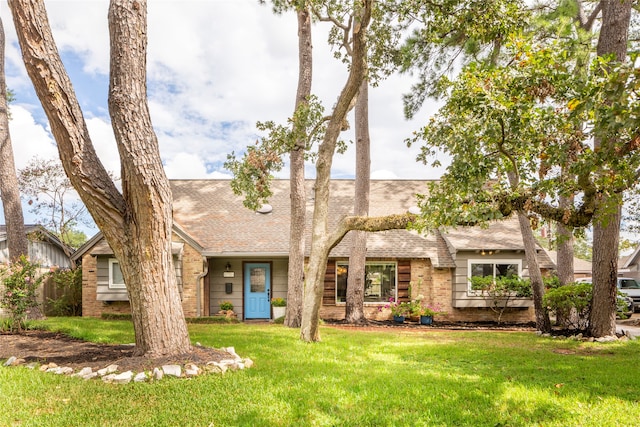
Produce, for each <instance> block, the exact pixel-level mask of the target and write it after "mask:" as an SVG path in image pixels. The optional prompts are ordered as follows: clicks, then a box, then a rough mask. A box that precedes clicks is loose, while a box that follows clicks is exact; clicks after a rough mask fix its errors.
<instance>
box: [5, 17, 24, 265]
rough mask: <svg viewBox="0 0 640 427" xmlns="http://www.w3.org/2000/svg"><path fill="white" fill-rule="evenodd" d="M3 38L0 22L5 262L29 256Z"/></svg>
mask: <svg viewBox="0 0 640 427" xmlns="http://www.w3.org/2000/svg"><path fill="white" fill-rule="evenodd" d="M4 49H5V36H4V26H3V24H2V19H0V196H2V208H3V210H4V220H5V223H6V225H7V246H8V249H9V260H10V261H15V260H17V259H18V258H20V256H21V255H25V256H28V255H29V246H28V244H29V243H28V241H27V235H26V233H25V229H24V215H23V213H22V203H21V202H20V191H19V190H18V177H17V175H16V166H15V162H14V160H13V148H12V146H11V134H10V133H9V106H8V105H7V83H6V80H5V74H4Z"/></svg>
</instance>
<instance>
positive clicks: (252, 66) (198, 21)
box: [0, 0, 441, 179]
mask: <svg viewBox="0 0 640 427" xmlns="http://www.w3.org/2000/svg"><path fill="white" fill-rule="evenodd" d="M45 4H46V6H47V10H48V13H49V20H50V23H51V26H52V30H53V33H54V37H55V39H56V42H57V44H58V48H59V50H60V52H61V54H62V57H63V61H64V63H65V66H66V67H67V71H68V73H69V75H70V78H71V81H72V83H73V85H74V88H75V91H76V94H77V96H78V99H79V101H80V104H81V106H82V108H83V111H84V115H85V118H86V119H87V124H88V127H89V132H90V134H91V136H92V140H93V142H94V145H95V146H96V149H97V151H98V154H99V156H100V158H101V160H102V161H103V163H104V164H105V167H106V168H107V169H109V170H112V171H114V172H115V173H116V174H118V173H119V162H118V158H117V148H116V144H115V141H114V138H113V135H112V131H111V126H110V122H109V117H108V112H107V106H106V100H107V90H108V67H109V45H108V28H107V10H108V2H107V1H104V0H85V1H80V0H76V1H71V0H57V1H46V2H45ZM0 16H1V17H2V21H3V23H4V27H5V32H6V38H7V51H6V74H7V84H8V86H9V88H11V89H12V90H13V91H14V92H15V95H16V98H17V101H16V102H15V103H14V104H12V106H11V111H12V117H13V119H12V121H11V123H10V131H11V138H12V141H13V147H14V152H15V158H16V167H17V168H21V167H24V165H25V164H26V163H27V162H28V161H29V160H30V159H31V158H32V157H33V156H34V155H36V154H37V155H38V156H40V157H42V158H57V151H56V147H55V142H54V141H53V138H52V136H51V134H50V132H49V129H48V123H47V120H46V117H45V116H44V113H43V112H42V109H41V107H40V105H39V102H38V100H37V99H36V97H35V95H34V93H33V89H32V86H31V82H30V81H29V79H28V77H27V75H26V71H25V70H24V66H23V64H22V60H21V56H20V52H19V46H18V44H17V40H16V36H15V30H14V27H13V22H12V18H11V15H10V11H9V9H8V7H7V5H6V3H5V2H2V3H1V4H0ZM148 16H149V26H148V35H149V49H148V94H149V106H150V111H151V116H152V121H153V124H154V128H155V130H156V133H157V135H158V140H159V143H160V152H161V156H162V159H163V163H164V165H165V170H166V173H167V176H168V177H169V178H173V179H200V178H228V177H230V176H229V173H228V171H226V170H224V169H223V166H222V164H223V162H224V161H225V159H226V157H227V154H228V153H231V152H232V151H235V152H236V153H240V152H242V151H243V150H244V149H245V147H246V146H247V145H249V144H252V143H253V142H254V141H255V140H256V139H257V138H258V137H259V135H258V133H257V130H256V128H255V123H256V122H257V121H267V120H273V121H276V122H279V123H284V122H285V120H286V118H287V117H288V116H289V115H290V114H291V111H292V108H293V101H294V95H295V90H296V81H297V71H298V62H297V29H296V17H295V14H293V13H290V14H285V15H283V16H275V15H273V14H272V12H271V8H270V7H269V6H261V5H259V3H258V1H257V0H210V1H195V0H194V1H190V0H186V1H185V0H181V1H178V0H149V1H148ZM326 30H327V25H326V24H317V25H315V26H314V81H313V92H314V93H315V94H317V95H318V96H319V98H320V99H321V100H322V101H323V102H324V104H325V108H326V109H330V108H331V106H332V105H333V103H334V101H335V99H336V98H337V96H338V93H339V90H340V88H341V87H342V85H343V83H344V81H345V78H346V69H345V66H344V65H343V64H341V63H340V62H339V61H337V60H335V59H334V58H333V56H332V52H331V51H330V49H329V47H328V46H327V42H326ZM411 82H412V79H411V77H410V76H398V75H394V76H391V77H390V78H389V79H388V80H386V81H384V82H382V83H381V84H380V85H379V86H378V87H376V88H372V89H371V90H370V107H369V110H370V122H371V139H372V164H371V172H372V177H374V178H399V179H419V178H437V177H438V176H439V175H440V173H441V171H437V170H433V169H430V168H429V167H427V166H425V165H423V164H420V163H417V162H416V161H415V158H416V155H417V154H418V151H419V147H412V148H411V149H409V148H407V147H406V145H405V143H404V140H405V138H407V137H409V136H410V135H411V133H412V132H413V131H415V130H417V129H419V127H420V124H421V123H425V122H426V120H427V118H428V117H429V115H431V114H432V113H433V112H434V109H435V107H434V106H432V105H431V106H428V107H426V108H425V109H424V111H423V112H422V113H421V114H419V115H418V117H417V118H416V119H415V120H413V121H411V122H408V121H406V120H405V119H404V117H403V112H402V94H403V93H405V92H407V91H408V90H409V88H410V85H411ZM343 138H345V139H347V140H350V139H352V138H353V136H352V135H350V134H349V133H347V134H345V135H344V136H343ZM354 168H355V161H354V150H353V148H350V149H349V150H348V152H347V153H346V154H344V155H336V157H335V160H334V167H333V176H334V177H337V178H351V177H353V173H354ZM309 170H310V171H311V170H312V167H311V165H310V167H309ZM280 176H281V177H287V176H288V170H287V169H285V170H283V171H282V172H281V174H280Z"/></svg>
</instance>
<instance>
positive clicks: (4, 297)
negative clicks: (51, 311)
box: [0, 255, 44, 333]
mask: <svg viewBox="0 0 640 427" xmlns="http://www.w3.org/2000/svg"><path fill="white" fill-rule="evenodd" d="M38 267H39V266H38V264H35V263H32V262H30V261H29V260H28V259H27V257H25V256H24V255H23V256H21V257H20V259H18V260H17V261H16V262H14V263H12V264H9V265H8V266H3V267H2V268H0V276H1V277H2V284H3V289H2V292H1V294H0V306H1V307H3V308H6V309H7V310H9V316H10V317H11V323H10V325H9V328H10V330H11V331H13V332H18V333H19V332H22V330H23V329H24V328H25V324H24V322H25V320H26V318H27V313H28V312H29V310H30V309H31V308H34V307H36V306H37V305H38V302H37V301H36V290H37V289H38V286H40V284H41V283H42V280H43V279H44V276H43V275H40V274H38Z"/></svg>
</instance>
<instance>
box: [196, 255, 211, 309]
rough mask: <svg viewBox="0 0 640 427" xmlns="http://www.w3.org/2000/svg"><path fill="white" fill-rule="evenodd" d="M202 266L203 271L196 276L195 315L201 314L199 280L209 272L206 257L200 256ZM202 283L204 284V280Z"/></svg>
mask: <svg viewBox="0 0 640 427" xmlns="http://www.w3.org/2000/svg"><path fill="white" fill-rule="evenodd" d="M202 266H203V267H204V268H203V270H204V271H203V272H202V273H200V274H198V276H197V277H196V317H201V316H202V301H201V298H202V290H201V289H200V281H201V280H202V279H204V276H206V275H207V274H209V262H207V257H204V256H203V257H202ZM202 284H203V286H204V282H203V283H202Z"/></svg>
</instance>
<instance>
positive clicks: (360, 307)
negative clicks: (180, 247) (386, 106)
mask: <svg viewBox="0 0 640 427" xmlns="http://www.w3.org/2000/svg"><path fill="white" fill-rule="evenodd" d="M355 122H356V180H355V195H354V200H355V203H354V208H353V213H354V215H358V216H367V215H369V187H370V181H371V153H370V146H371V144H370V138H369V82H368V80H367V79H366V78H365V79H364V80H363V81H362V84H361V85H360V91H359V92H358V99H357V101H356V106H355ZM351 233H352V234H353V246H352V248H351V253H350V255H349V274H348V276H347V304H346V308H345V310H346V311H345V320H346V321H347V322H348V323H365V322H366V320H367V319H366V318H365V315H364V292H365V288H364V287H365V281H366V278H365V265H366V260H367V233H366V232H364V231H352V232H351Z"/></svg>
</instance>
